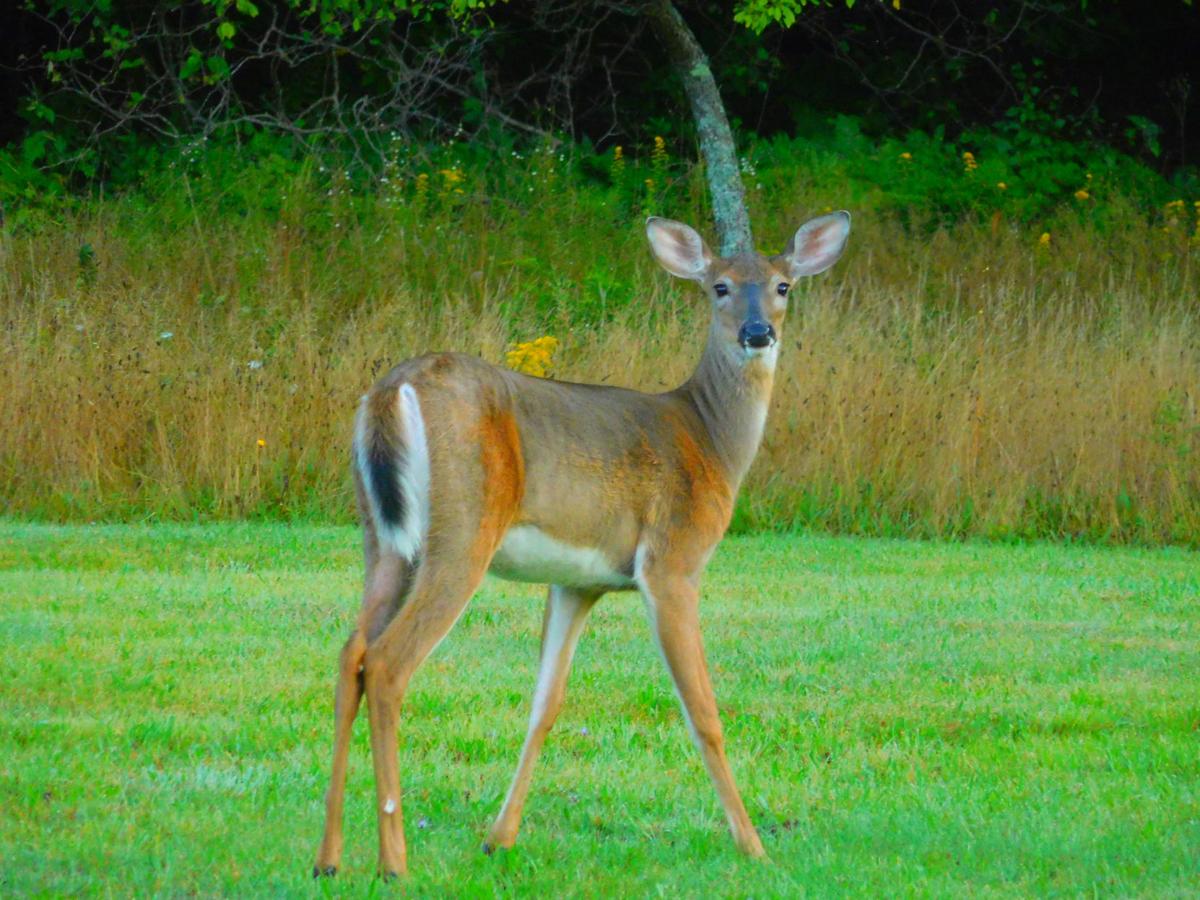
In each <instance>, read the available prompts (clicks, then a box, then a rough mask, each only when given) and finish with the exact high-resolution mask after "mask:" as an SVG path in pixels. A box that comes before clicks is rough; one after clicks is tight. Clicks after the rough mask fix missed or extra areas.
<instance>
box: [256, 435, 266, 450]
mask: <svg viewBox="0 0 1200 900" xmlns="http://www.w3.org/2000/svg"><path fill="white" fill-rule="evenodd" d="M265 446H267V442H266V440H265V439H264V438H259V439H258V449H259V450H261V449H262V448H263V447H265Z"/></svg>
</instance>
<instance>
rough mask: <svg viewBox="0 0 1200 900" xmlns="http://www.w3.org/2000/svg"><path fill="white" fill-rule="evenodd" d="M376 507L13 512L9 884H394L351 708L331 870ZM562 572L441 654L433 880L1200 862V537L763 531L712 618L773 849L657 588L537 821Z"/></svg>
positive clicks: (1045, 877) (606, 670)
mask: <svg viewBox="0 0 1200 900" xmlns="http://www.w3.org/2000/svg"><path fill="white" fill-rule="evenodd" d="M360 566H361V563H360V556H359V544H358V537H357V533H356V532H355V531H354V530H352V529H348V528H313V527H289V526H285V525H250V524H239V525H214V526H204V527H188V526H163V527H125V526H113V527H109V526H104V527H47V526H39V525H24V524H13V523H9V524H0V646H2V648H3V655H2V657H0V702H2V706H0V855H2V856H3V860H4V864H3V867H2V869H0V893H4V894H8V895H11V894H13V893H39V892H42V893H53V894H61V893H86V894H97V893H99V894H117V895H144V894H148V893H160V894H170V895H186V894H194V893H198V894H203V895H213V894H267V895H280V894H286V893H301V892H317V891H320V892H329V893H333V894H346V895H349V896H362V895H364V894H365V893H367V892H368V891H378V892H380V893H387V892H391V891H393V890H397V888H394V887H393V886H390V885H387V886H385V885H382V884H380V883H378V882H375V881H373V880H372V872H373V868H374V863H375V824H374V815H373V812H372V799H373V788H372V780H371V766H370V759H369V752H368V747H367V729H366V721H365V717H363V718H360V720H359V722H358V723H357V726H356V731H355V739H354V746H353V750H352V753H351V771H350V782H349V787H348V793H347V822H346V855H345V858H344V859H343V874H341V875H339V876H338V878H337V879H336V880H333V881H324V882H321V883H320V884H319V885H317V887H316V888H314V887H313V882H312V881H311V879H310V878H309V872H310V869H311V865H312V859H313V855H314V852H315V849H316V845H317V842H318V840H319V838H320V832H321V819H322V814H323V804H322V796H323V792H324V789H325V784H326V777H327V766H328V757H329V751H330V743H331V731H332V729H331V723H332V708H331V707H332V700H331V698H332V687H333V678H334V664H335V660H336V656H337V652H338V650H339V648H340V645H341V642H342V640H343V638H344V636H345V635H346V634H347V632H348V629H349V627H350V625H351V623H352V621H353V617H354V612H355V609H356V608H357V605H358V585H359V578H360ZM541 606H542V589H540V588H535V587H530V586H523V585H512V584H507V583H504V582H499V581H492V580H489V581H488V582H487V583H486V585H485V587H484V589H483V590H482V591H481V592H480V594H479V596H477V597H476V599H475V600H474V602H473V603H472V605H471V606H470V607H469V608H468V611H467V613H466V615H465V616H464V617H463V619H462V620H461V621H460V623H459V625H458V627H457V628H456V629H455V630H454V631H453V632H452V633H451V635H450V637H449V638H448V639H447V640H446V641H445V642H444V643H443V644H442V645H441V646H440V647H439V648H438V650H437V651H436V652H435V654H434V655H433V657H432V658H431V659H430V660H429V662H428V663H427V664H426V665H425V667H424V668H423V669H422V670H421V671H420V672H419V673H418V675H417V677H416V678H415V679H414V681H413V686H412V690H411V691H410V693H409V696H408V699H407V701H406V704H405V717H404V723H403V726H402V728H401V772H402V780H403V784H404V789H405V795H404V804H405V814H406V821H407V825H408V839H409V866H410V871H411V874H410V877H409V878H408V880H407V881H406V882H405V883H404V884H403V886H402V887H403V888H404V889H406V890H407V891H408V892H410V893H412V894H416V895H427V896H446V895H453V896H488V895H492V894H496V893H500V892H505V893H513V892H516V893H521V894H524V893H530V894H533V893H536V894H538V895H558V894H564V893H566V894H579V895H584V896H610V895H613V894H616V893H622V894H634V895H639V896H642V895H652V896H653V895H658V894H660V895H665V896H680V895H687V896H702V895H703V896H708V895H724V896H779V895H793V896H794V895H800V894H813V895H843V896H844V895H881V894H888V895H897V894H899V895H930V894H932V895H951V894H953V895H961V894H963V893H970V894H973V895H1014V894H1022V895H1028V894H1065V895H1075V894H1083V893H1086V894H1092V893H1098V894H1103V895H1133V894H1136V895H1141V896H1164V897H1168V896H1170V897H1175V896H1180V895H1189V894H1190V895H1196V894H1200V556H1198V555H1197V554H1195V553H1191V552H1187V551H1183V550H1177V549H1165V550H1137V549H1101V548H1090V547H1086V548H1085V547H1061V546H1049V545H1033V546H999V545H995V546H993V545H981V544H958V545H947V544H934V543H908V542H901V541H882V540H879V541H877V540H861V539H847V538H829V537H809V536H800V537H778V536H760V537H740V538H731V539H729V540H727V541H726V542H725V543H724V544H723V545H722V546H721V549H720V550H719V551H718V553H717V555H716V557H715V559H714V561H713V563H712V565H711V567H710V570H709V575H708V578H707V579H706V584H705V592H704V601H703V611H702V617H703V622H704V633H705V639H706V642H707V647H708V654H709V660H710V663H711V665H712V667H713V677H714V681H715V682H716V688H717V695H718V699H719V701H720V704H721V709H722V715H723V719H724V722H725V728H726V736H727V741H728V749H729V756H730V759H731V762H732V765H733V768H734V772H735V775H736V776H737V778H738V781H739V784H740V786H741V789H742V794H743V796H744V798H745V800H746V805H747V807H748V808H749V810H750V815H751V818H752V819H753V820H754V822H755V824H756V825H757V826H758V828H759V830H760V832H761V834H762V837H763V842H764V844H765V845H766V848H767V853H768V854H769V856H770V861H769V862H766V863H762V862H756V861H751V860H747V859H743V858H741V857H740V856H739V855H738V854H737V853H736V852H735V850H734V848H733V844H732V841H731V840H730V838H729V835H728V833H727V831H726V827H725V822H724V817H723V815H722V813H721V810H720V807H719V805H718V803H717V800H716V796H715V794H714V792H713V791H712V789H711V788H710V786H709V784H708V781H707V778H706V776H705V774H704V771H703V769H702V767H701V765H700V761H699V756H698V754H697V753H696V752H695V750H694V749H693V748H692V746H691V744H690V742H689V740H688V737H687V733H686V730H685V728H684V725H683V722H682V719H681V715H680V713H679V711H678V709H677V707H676V701H675V697H674V694H673V692H672V691H671V688H670V685H669V682H668V679H667V675H666V672H665V670H664V669H663V667H662V664H661V662H660V661H659V658H658V654H657V651H656V650H655V649H654V647H653V645H652V643H651V639H650V635H649V629H648V626H647V624H646V621H645V618H644V614H643V610H642V604H641V602H640V600H639V599H638V598H637V597H636V595H633V594H614V595H611V596H610V597H608V598H606V599H605V600H604V601H603V602H602V603H601V605H600V607H599V608H598V609H597V611H596V613H595V614H594V616H593V617H592V620H591V623H590V625H589V628H588V631H587V633H586V634H585V636H584V639H583V641H582V643H581V645H580V650H579V653H578V656H577V657H576V663H575V667H574V671H573V673H572V677H571V682H570V686H569V689H568V695H567V703H566V706H565V708H564V710H563V714H562V716H561V718H560V719H559V722H558V725H557V727H556V728H555V731H554V732H553V734H552V735H551V737H550V739H549V741H548V742H547V746H546V751H545V753H544V754H543V756H542V760H541V764H540V766H539V769H538V771H537V775H536V777H535V780H534V786H533V790H532V792H531V794H530V798H529V803H528V805H527V807H526V817H525V824H524V827H523V830H522V832H521V836H520V840H519V842H518V845H517V849H516V850H514V851H512V852H510V853H506V854H501V855H499V856H497V857H491V858H489V857H485V856H484V855H483V854H481V853H480V852H479V845H480V843H481V841H482V838H483V835H484V832H485V829H486V827H487V825H488V823H489V821H490V819H491V817H492V816H494V815H495V813H496V812H497V811H498V809H499V806H500V801H501V798H502V796H503V793H504V790H505V789H506V787H507V784H508V779H509V777H510V776H511V774H512V770H513V767H514V766H515V765H516V761H517V756H518V751H519V748H520V744H521V740H522V738H523V736H524V730H525V718H526V715H527V714H528V710H529V702H530V695H531V693H532V689H533V684H534V677H535V667H536V656H537V643H538V632H539V628H540V624H541Z"/></svg>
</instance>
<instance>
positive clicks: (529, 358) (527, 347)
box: [504, 334, 558, 378]
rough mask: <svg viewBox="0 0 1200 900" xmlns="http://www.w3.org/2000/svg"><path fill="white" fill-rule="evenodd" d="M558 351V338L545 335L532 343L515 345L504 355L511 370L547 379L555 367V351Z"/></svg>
mask: <svg viewBox="0 0 1200 900" xmlns="http://www.w3.org/2000/svg"><path fill="white" fill-rule="evenodd" d="M557 349H558V338H556V337H552V336H551V335H548V334H547V335H544V336H543V337H540V338H537V339H536V340H532V341H525V342H524V343H520V344H515V345H514V346H513V348H512V349H511V350H509V351H508V352H507V353H506V354H504V361H505V363H507V365H508V367H509V368H510V369H514V370H516V371H518V372H524V373H525V374H526V375H533V376H534V377H536V378H545V377H546V376H547V375H548V374H549V372H550V369H551V368H552V367H553V365H554V351H555V350H557Z"/></svg>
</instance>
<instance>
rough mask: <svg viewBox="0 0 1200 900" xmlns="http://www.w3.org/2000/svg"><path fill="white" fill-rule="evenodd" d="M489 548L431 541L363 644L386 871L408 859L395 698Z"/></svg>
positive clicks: (444, 627)
mask: <svg viewBox="0 0 1200 900" xmlns="http://www.w3.org/2000/svg"><path fill="white" fill-rule="evenodd" d="M439 543H442V544H444V542H439ZM494 550H495V546H494V545H492V546H490V547H489V548H488V551H487V553H486V554H483V555H476V554H472V553H469V552H464V553H455V552H447V549H446V548H445V547H444V546H441V547H438V546H431V547H430V549H429V554H428V555H427V556H426V557H425V559H424V560H423V561H422V562H421V565H420V567H419V568H418V569H417V572H416V576H415V581H414V583H413V587H412V592H411V593H410V594H409V596H408V598H407V599H406V600H405V602H404V605H403V606H402V607H401V608H400V610H399V612H397V613H396V616H395V618H393V619H392V621H391V622H390V623H389V624H388V625H387V627H386V628H385V629H384V630H383V632H382V633H381V634H380V635H379V636H378V637H377V638H376V639H374V640H373V641H371V642H370V643H369V644H368V645H367V647H366V653H365V655H364V662H363V666H364V668H363V687H364V690H365V692H366V696H367V715H368V717H369V719H370V723H371V757H372V760H373V762H374V766H375V799H376V804H377V805H376V813H377V815H378V819H379V865H378V867H379V874H380V875H383V876H385V877H388V876H392V875H401V874H403V873H404V872H405V871H406V868H407V862H408V859H407V858H408V851H407V846H406V844H405V840H404V816H403V812H402V810H401V808H400V794H401V791H400V769H399V758H398V748H397V744H398V738H397V732H398V730H399V725H400V706H401V703H402V702H403V699H404V694H405V691H406V690H407V688H408V683H409V680H410V679H411V678H412V675H413V673H414V672H415V671H416V670H417V668H418V667H419V666H420V665H421V663H422V662H424V661H425V658H426V657H427V656H428V655H429V654H430V653H431V652H432V651H433V649H434V648H435V647H436V646H437V645H438V644H439V643H440V642H441V640H442V638H444V637H445V636H446V633H447V632H449V631H450V629H451V627H452V626H453V625H454V623H455V622H456V621H458V618H459V616H460V615H461V614H462V612H463V610H464V609H465V608H466V605H467V602H468V601H469V600H470V599H471V597H472V595H473V594H474V593H475V591H476V589H477V588H478V587H479V583H480V582H481V581H482V580H483V576H484V574H485V573H486V571H487V565H488V562H490V560H491V554H492V552H493V551H494Z"/></svg>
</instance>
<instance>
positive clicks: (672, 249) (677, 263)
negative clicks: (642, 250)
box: [646, 216, 713, 281]
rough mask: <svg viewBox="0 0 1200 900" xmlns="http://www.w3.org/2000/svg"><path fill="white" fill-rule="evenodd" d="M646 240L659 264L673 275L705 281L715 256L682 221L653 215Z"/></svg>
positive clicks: (648, 222)
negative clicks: (647, 239)
mask: <svg viewBox="0 0 1200 900" xmlns="http://www.w3.org/2000/svg"><path fill="white" fill-rule="evenodd" d="M646 237H647V238H649V239H650V249H652V250H653V251H654V256H655V258H656V259H657V260H658V262H659V264H660V265H661V266H662V267H663V268H664V269H666V270H667V271H668V272H670V273H671V274H672V275H674V276H676V277H677V278H690V279H692V280H693V281H703V280H704V276H705V275H706V274H708V267H709V266H710V265H712V260H713V257H712V254H711V253H710V252H709V250H708V247H706V246H705V245H704V239H703V238H702V237H700V235H698V234H696V232H695V231H694V230H693V229H691V228H689V227H688V226H687V225H684V224H683V223H682V222H675V221H672V220H671V219H660V218H659V217H658V216H651V217H650V218H648V219H647V220H646Z"/></svg>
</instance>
